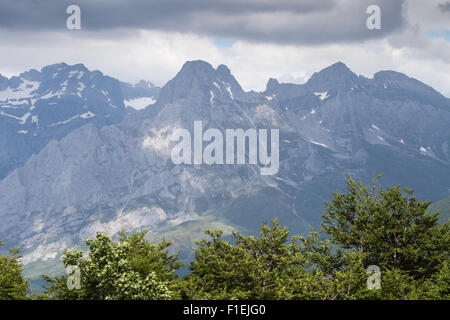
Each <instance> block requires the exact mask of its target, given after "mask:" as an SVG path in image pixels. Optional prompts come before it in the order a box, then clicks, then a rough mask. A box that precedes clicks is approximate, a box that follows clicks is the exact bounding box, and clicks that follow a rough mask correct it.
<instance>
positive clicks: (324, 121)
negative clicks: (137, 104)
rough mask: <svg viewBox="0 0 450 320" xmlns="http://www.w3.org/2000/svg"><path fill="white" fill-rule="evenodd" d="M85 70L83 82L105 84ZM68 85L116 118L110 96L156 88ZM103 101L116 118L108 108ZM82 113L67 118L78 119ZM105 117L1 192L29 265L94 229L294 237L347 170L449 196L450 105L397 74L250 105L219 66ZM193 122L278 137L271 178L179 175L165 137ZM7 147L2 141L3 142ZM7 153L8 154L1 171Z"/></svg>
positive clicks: (279, 92) (329, 82) (20, 169)
mask: <svg viewBox="0 0 450 320" xmlns="http://www.w3.org/2000/svg"><path fill="white" fill-rule="evenodd" d="M60 67H64V66H58V65H56V66H51V67H49V68H50V69H46V68H44V69H45V70H47V71H45V72H44V69H43V71H41V72H40V73H39V72H34V71H33V72H29V73H27V74H25V75H21V77H20V78H19V79H12V80H11V79H10V80H8V83H9V82H11V83H9V84H8V86H9V87H8V88H12V86H13V85H14V86H16V87H17V88H19V87H20V86H22V88H24V87H23V84H22V83H21V82H20V81H22V82H23V83H28V82H27V81H41V82H42V77H43V75H42V74H43V73H44V74H48V75H50V77H52V76H53V75H54V74H55V73H56V76H55V77H56V78H58V72H57V71H58V70H59V69H58V68H60ZM83 70H84V69H82V68H81V67H77V69H76V70H72V71H77V72H78V73H73V76H72V78H73V77H75V78H77V77H79V74H80V72H81V71H83ZM68 72H71V71H68ZM83 72H84V74H83V75H82V76H81V79H83V76H87V77H88V79H91V77H92V79H97V77H100V78H99V79H103V78H102V77H104V76H100V75H99V74H98V73H96V72H93V73H86V72H87V71H86V70H84V71H83ZM66 78H67V75H66ZM62 79H63V78H61V81H62ZM55 81H56V80H55ZM64 81H66V80H64ZM92 81H94V80H92ZM99 81H100V80H99ZM3 82H4V80H3ZM1 83H2V79H1V78H0V87H1ZM68 83H70V81H69V82H68ZM73 85H74V86H75V87H74V86H72V87H71V88H69V87H70V86H68V88H67V89H66V90H68V91H69V92H72V93H75V94H74V96H76V97H78V98H81V99H82V100H83V99H84V100H83V101H86V102H83V103H85V104H86V105H88V106H89V105H91V104H90V103H91V101H95V103H93V104H92V108H94V106H95V107H96V108H100V109H95V110H96V111H97V113H100V114H108V113H107V111H110V112H116V111H117V110H119V111H120V112H121V113H120V114H123V108H124V107H123V100H124V96H123V95H122V96H121V95H120V94H118V93H117V92H113V91H114V90H118V91H119V92H120V91H121V90H122V92H126V94H125V98H126V97H128V98H130V97H138V96H139V95H140V94H142V95H143V96H145V95H147V97H150V92H151V90H152V89H153V88H154V87H152V86H151V85H148V84H145V83H141V84H137V85H134V86H132V85H126V84H120V83H118V82H116V81H113V80H110V79H109V78H107V79H106V80H105V83H103V82H102V87H101V89H100V90H95V87H96V86H100V84H98V83H97V82H95V81H94V82H92V84H91V82H86V83H85V85H86V88H87V87H88V86H89V85H91V86H92V85H94V87H93V88H92V92H90V93H89V94H88V92H86V93H83V94H86V96H84V95H83V94H81V95H82V97H79V96H78V94H77V93H78V92H79V91H76V90H75V88H76V82H74V84H73ZM60 87H61V86H59V87H58V85H57V84H54V83H53V84H46V87H43V88H42V89H41V87H39V88H38V89H35V90H38V91H36V92H35V91H33V94H41V95H45V94H49V93H51V92H53V93H55V94H56V92H55V91H54V90H56V88H60ZM46 88H47V89H46ZM50 88H51V89H50ZM24 90H25V89H24ZM49 90H50V91H49ZM85 90H87V89H85ZM102 90H105V92H108V94H100V93H99V92H102ZM106 90H108V91H106ZM141 90H142V91H141ZM158 91H159V90H158ZM0 94H1V92H0ZM76 97H73V98H74V99H76V101H78V98H76ZM155 97H156V96H155ZM53 99H62V98H58V97H53ZM108 99H110V100H108ZM155 99H156V98H155ZM41 100H42V98H41ZM125 100H126V99H125ZM50 101H53V100H50ZM55 101H56V102H57V101H59V100H55ZM120 101H122V104H121V102H120ZM100 102H101V103H100ZM36 103H37V102H36ZM36 103H35V105H36ZM44 103H45V106H47V107H48V102H41V103H40V104H42V105H43V106H44ZM111 103H112V104H114V105H116V106H117V107H118V108H117V109H115V108H112V109H111V110H110V109H102V108H111V106H110V104H111ZM24 104H25V103H24ZM38 104H39V103H38ZM27 106H28V104H27ZM24 107H25V106H24ZM35 108H36V109H37V108H38V105H36V106H35ZM77 108H78V105H77V104H74V107H73V109H74V110H76V111H73V110H72V109H70V112H75V113H74V114H79V112H80V111H79V109H77ZM2 110H3V109H2ZM89 110H94V109H91V108H89ZM67 112H69V111H67ZM92 112H94V111H92ZM113 116H114V115H113V114H111V115H110V117H106V115H105V116H104V119H105V120H104V122H101V124H102V125H98V124H97V123H94V122H89V123H81V124H80V125H79V126H78V127H77V128H75V129H73V130H71V131H70V132H68V133H67V134H65V135H64V136H63V137H61V138H60V139H59V140H57V139H53V140H50V142H48V143H46V145H45V146H44V147H43V148H42V149H41V150H40V152H39V153H37V154H35V155H32V156H31V157H29V158H28V159H27V160H26V162H25V163H24V164H23V165H20V164H19V165H16V169H15V170H14V171H12V172H11V173H10V174H9V175H8V176H7V177H5V178H4V179H3V180H1V181H0V221H1V223H0V239H2V240H4V241H6V242H7V243H9V244H14V245H19V246H22V247H24V248H25V249H26V251H25V257H24V261H25V262H26V263H28V262H31V261H36V260H39V259H41V260H46V259H52V257H54V256H56V255H55V252H61V251H62V250H63V248H65V247H70V246H74V245H79V244H80V243H81V242H82V241H83V239H84V238H85V237H86V236H91V235H93V234H94V233H95V231H102V232H107V233H110V234H112V235H114V234H116V233H117V232H118V231H119V230H120V227H121V226H124V227H126V228H127V230H129V231H133V230H141V229H145V230H151V231H152V233H153V234H155V233H156V234H157V233H158V232H160V231H159V230H163V229H161V226H162V225H163V224H166V225H167V224H169V225H173V226H177V225H178V224H182V223H183V222H185V221H189V220H195V219H198V218H199V217H207V216H214V217H220V218H221V219H224V220H226V221H227V222H228V223H229V224H230V225H232V226H234V227H236V228H240V229H241V230H243V231H247V232H252V231H254V230H256V229H257V228H258V226H259V225H260V224H261V222H263V221H269V220H270V219H271V218H273V217H275V216H278V217H279V218H280V220H281V221H282V223H283V224H286V225H288V226H289V227H290V228H291V230H292V231H293V232H303V231H306V228H307V226H308V225H309V224H313V225H314V224H317V221H318V220H319V219H320V216H319V214H320V213H321V209H322V207H323V202H324V201H327V200H329V198H330V196H331V192H333V191H335V190H336V189H338V188H341V187H342V185H343V182H344V179H345V174H346V173H347V172H348V173H351V174H353V175H354V176H356V177H357V178H361V179H363V180H366V181H367V180H369V179H372V178H374V177H376V175H377V174H378V173H380V172H384V173H385V176H386V177H385V179H383V182H384V183H386V184H403V185H406V186H409V187H411V188H414V189H416V190H417V193H418V195H419V196H420V197H423V198H430V199H432V200H433V199H441V198H444V197H445V196H446V195H448V192H449V188H450V165H449V163H450V157H449V156H450V155H449V150H448V148H449V143H450V128H449V123H450V104H449V100H448V99H446V98H445V97H443V96H442V95H440V94H439V93H437V92H436V91H434V90H433V89H432V88H430V87H428V86H426V85H424V84H422V83H420V82H419V81H417V80H414V79H411V78H408V77H407V76H405V75H403V74H399V73H396V72H392V71H383V72H380V73H377V74H376V75H375V76H374V78H373V79H368V78H364V77H361V76H357V75H355V74H354V73H353V72H351V70H349V69H348V68H347V67H346V66H345V65H344V64H342V63H337V64H334V65H332V66H330V67H328V68H326V69H324V70H322V71H320V72H318V73H316V74H314V75H313V76H312V77H311V79H310V80H309V81H308V82H307V83H306V84H304V85H294V84H280V83H278V81H276V80H275V79H271V80H270V81H269V82H268V85H267V89H266V91H265V92H261V93H256V92H245V91H244V90H242V88H241V86H240V85H239V83H238V82H237V81H236V79H235V78H234V77H233V76H232V74H231V72H230V70H229V69H228V68H227V67H226V66H223V65H221V66H219V67H218V68H217V69H214V68H213V67H212V66H211V65H210V64H209V63H206V62H203V61H192V62H187V63H186V64H185V65H184V66H183V67H182V69H181V70H180V72H179V73H178V74H177V75H176V76H175V78H174V79H172V80H171V81H169V82H168V83H167V84H166V85H165V86H164V87H163V88H161V90H160V92H159V93H158V99H157V101H156V102H155V103H153V104H151V105H150V106H149V107H147V108H145V109H144V110H139V111H134V112H131V113H128V114H126V115H124V116H122V118H123V119H122V120H120V119H119V120H118V122H114V123H112V124H107V123H106V122H107V121H106V119H109V118H112V117H113ZM42 117H43V116H42ZM94 118H95V117H93V118H92V119H94ZM2 119H3V118H2V117H0V124H2V123H1V121H2ZM56 120H58V121H60V120H59V118H58V119H53V120H52V121H56ZM196 120H201V121H202V122H203V125H204V129H206V128H217V129H220V130H225V129H227V128H229V129H235V128H242V129H247V128H278V129H280V170H279V172H278V174H277V175H276V176H261V175H260V173H259V168H258V167H257V166H255V165H195V166H193V165H174V164H173V163H172V161H171V159H170V153H171V149H172V147H173V145H174V143H173V142H171V141H170V134H171V133H172V131H173V129H175V128H186V129H188V130H190V131H191V132H192V126H193V122H194V121H196ZM3 121H5V120H4V119H3ZM4 123H5V125H4V126H3V125H2V126H1V127H0V131H1V130H3V131H2V133H4V135H5V136H7V135H8V134H10V132H11V131H12V129H11V126H13V124H11V123H10V122H4ZM6 123H7V124H6ZM52 123H54V122H52ZM14 130H16V129H15V127H14ZM36 130H38V129H36ZM18 137H22V136H18ZM9 141H10V140H9V139H6V138H5V139H3V134H2V135H1V137H0V144H3V145H8V143H10V142H9ZM17 141H18V142H17V143H20V142H19V141H20V140H17ZM23 143H24V144H25V145H26V142H23ZM14 155H15V153H14V152H9V153H2V156H3V157H5V159H6V158H8V157H10V158H12V157H14Z"/></svg>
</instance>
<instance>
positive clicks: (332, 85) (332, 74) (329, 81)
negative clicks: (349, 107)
mask: <svg viewBox="0 0 450 320" xmlns="http://www.w3.org/2000/svg"><path fill="white" fill-rule="evenodd" d="M357 81H358V76H357V75H356V74H355V73H353V72H352V71H351V70H350V69H349V68H348V67H347V66H346V65H345V64H344V63H342V62H336V63H334V64H332V65H331V66H329V67H327V68H325V69H322V70H321V71H319V72H316V73H314V74H313V75H312V76H311V78H310V79H309V80H308V82H307V85H308V86H309V87H311V88H313V89H315V90H319V91H328V92H329V91H337V90H339V89H348V88H350V87H351V86H353V85H354V84H355V83H357Z"/></svg>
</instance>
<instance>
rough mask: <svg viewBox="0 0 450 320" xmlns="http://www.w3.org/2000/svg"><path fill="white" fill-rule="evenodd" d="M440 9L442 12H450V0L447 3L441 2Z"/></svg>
mask: <svg viewBox="0 0 450 320" xmlns="http://www.w3.org/2000/svg"><path fill="white" fill-rule="evenodd" d="M439 9H440V10H441V11H442V12H450V1H447V2H446V3H441V4H439Z"/></svg>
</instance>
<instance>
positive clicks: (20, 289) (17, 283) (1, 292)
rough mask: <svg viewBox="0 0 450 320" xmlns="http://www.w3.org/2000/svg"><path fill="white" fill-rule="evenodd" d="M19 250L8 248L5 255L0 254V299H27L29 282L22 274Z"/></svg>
mask: <svg viewBox="0 0 450 320" xmlns="http://www.w3.org/2000/svg"><path fill="white" fill-rule="evenodd" d="M1 246H3V244H2V242H0V247H1ZM19 252H20V250H19V249H9V254H8V255H7V256H4V255H0V300H26V299H29V297H28V296H27V295H28V294H29V293H30V288H29V283H28V281H26V280H24V278H23V276H22V264H21V263H20V262H19V259H20V258H21V256H20V255H19Z"/></svg>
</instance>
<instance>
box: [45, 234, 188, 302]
mask: <svg viewBox="0 0 450 320" xmlns="http://www.w3.org/2000/svg"><path fill="white" fill-rule="evenodd" d="M86 244H87V246H88V248H89V252H88V255H87V256H86V257H83V252H82V251H81V250H66V251H65V255H64V258H63V263H64V265H65V267H66V268H67V267H69V266H77V267H78V268H79V271H80V284H81V286H80V288H79V289H72V290H70V289H69V288H68V286H67V280H68V279H69V278H71V275H68V276H62V277H56V278H49V277H44V279H45V280H47V281H48V282H49V285H48V286H46V287H45V288H46V290H47V292H46V293H47V294H48V295H49V296H51V297H54V298H56V299H82V300H92V299H95V300H131V299H151V300H162V299H171V298H173V296H174V295H173V291H172V290H171V287H172V286H174V282H175V281H177V280H178V279H177V278H178V277H177V276H176V274H175V270H176V269H178V268H179V267H181V266H182V265H183V264H182V263H181V262H179V261H177V255H169V254H168V253H167V252H166V249H167V247H168V246H169V245H170V243H169V242H166V241H163V242H162V243H160V244H158V245H153V244H150V243H148V242H147V241H146V240H144V234H143V233H138V234H134V235H131V236H127V235H126V234H125V233H124V232H122V234H121V235H120V238H119V241H118V242H117V243H115V242H113V241H112V240H111V239H110V237H109V236H107V235H104V234H101V233H97V235H96V239H89V238H88V239H86ZM69 281H70V280H69Z"/></svg>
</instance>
